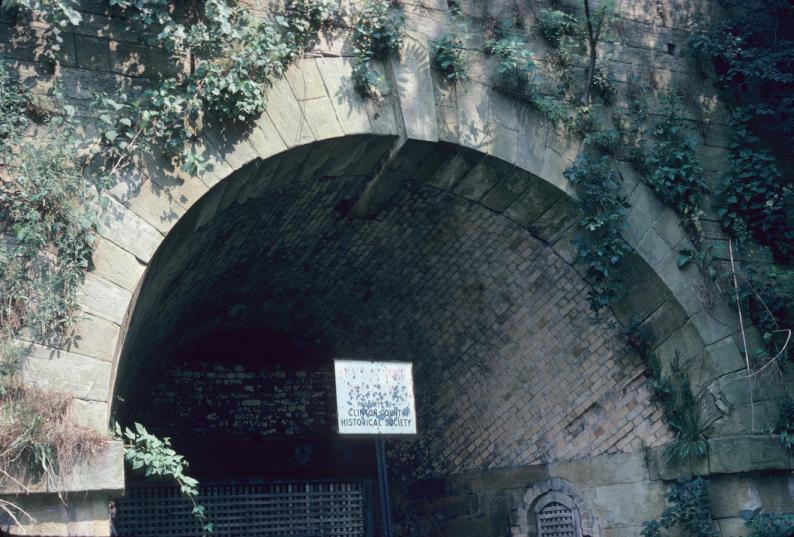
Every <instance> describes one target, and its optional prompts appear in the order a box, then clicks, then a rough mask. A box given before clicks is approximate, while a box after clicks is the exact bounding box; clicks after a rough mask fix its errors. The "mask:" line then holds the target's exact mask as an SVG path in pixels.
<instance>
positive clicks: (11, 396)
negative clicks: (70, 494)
mask: <svg viewBox="0 0 794 537" xmlns="http://www.w3.org/2000/svg"><path fill="white" fill-rule="evenodd" d="M72 401H73V398H72V396H70V395H68V394H64V393H60V392H54V391H50V390H44V389H41V388H38V387H35V386H29V385H26V384H24V383H23V382H22V381H21V380H19V379H18V377H16V376H14V377H6V378H5V379H3V383H2V386H0V484H6V485H7V484H9V482H11V483H15V484H17V485H18V486H20V487H21V488H22V489H25V485H24V484H23V480H24V481H26V482H28V483H30V482H39V483H41V482H42V481H44V482H46V483H47V485H49V486H51V487H52V488H53V489H55V490H58V489H59V486H60V481H61V478H62V477H63V476H64V475H65V474H66V473H67V472H69V470H70V469H71V468H73V467H74V466H75V465H76V464H77V463H78V462H79V461H81V460H83V459H85V458H88V457H91V456H94V455H96V454H97V453H98V452H99V450H100V449H101V448H102V446H104V445H105V444H106V443H107V441H108V439H107V437H105V436H103V435H101V434H100V433H99V432H97V431H95V430H94V429H92V428H90V427H86V426H83V425H79V424H77V423H76V421H75V418H74V413H73V409H72Z"/></svg>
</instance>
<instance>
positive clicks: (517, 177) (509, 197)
mask: <svg viewBox="0 0 794 537" xmlns="http://www.w3.org/2000/svg"><path fill="white" fill-rule="evenodd" d="M532 180H533V179H532V178H530V176H529V174H527V173H526V172H524V171H523V170H518V169H516V170H515V171H513V173H509V174H504V175H502V176H501V177H499V180H498V182H497V183H496V185H495V186H494V187H493V188H492V189H491V190H490V191H489V192H488V193H487V194H486V195H485V197H483V199H482V200H481V201H480V203H482V204H483V205H485V206H486V207H488V208H489V209H492V210H494V211H497V212H502V211H504V210H505V209H507V208H508V207H509V206H510V204H511V203H513V202H514V201H515V200H516V198H517V197H518V196H520V195H521V194H522V193H523V192H524V191H525V190H526V189H527V188H528V187H529V183H530V182H531V181H532ZM534 180H537V179H534Z"/></svg>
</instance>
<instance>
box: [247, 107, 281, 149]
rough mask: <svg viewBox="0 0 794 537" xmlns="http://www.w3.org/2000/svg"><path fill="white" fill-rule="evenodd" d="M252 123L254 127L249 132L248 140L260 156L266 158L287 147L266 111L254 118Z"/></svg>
mask: <svg viewBox="0 0 794 537" xmlns="http://www.w3.org/2000/svg"><path fill="white" fill-rule="evenodd" d="M254 124H255V125H256V129H254V131H253V132H252V133H251V136H250V137H249V142H250V143H251V145H252V146H254V150H255V151H256V153H257V154H258V155H259V157H260V158H262V159H268V158H270V157H272V156H273V155H276V154H278V153H281V152H282V151H284V150H285V149H287V144H285V143H284V140H283V139H282V138H281V135H279V133H278V129H276V126H275V125H274V124H273V121H272V120H271V119H270V116H269V115H268V114H267V113H264V114H262V115H261V116H259V117H258V118H257V119H255V120H254Z"/></svg>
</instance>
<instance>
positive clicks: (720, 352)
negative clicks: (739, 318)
mask: <svg viewBox="0 0 794 537" xmlns="http://www.w3.org/2000/svg"><path fill="white" fill-rule="evenodd" d="M744 367H745V361H744V358H742V356H741V355H740V354H739V350H738V349H737V348H736V345H735V344H734V342H733V340H731V339H730V338H728V339H723V340H722V341H719V342H717V343H714V344H713V345H709V346H708V347H706V352H704V353H701V354H699V355H698V357H697V358H696V359H693V360H691V362H690V364H689V368H688V372H689V379H690V381H691V383H692V389H693V391H694V393H700V392H701V390H703V389H704V388H705V387H706V386H708V385H709V384H710V383H711V382H713V380H714V379H716V378H719V377H720V376H722V375H725V374H727V373H733V372H734V371H738V370H740V369H743V368H744Z"/></svg>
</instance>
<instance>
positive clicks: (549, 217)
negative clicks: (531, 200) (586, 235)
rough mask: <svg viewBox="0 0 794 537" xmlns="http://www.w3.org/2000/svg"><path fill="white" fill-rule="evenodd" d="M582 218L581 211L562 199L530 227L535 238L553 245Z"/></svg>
mask: <svg viewBox="0 0 794 537" xmlns="http://www.w3.org/2000/svg"><path fill="white" fill-rule="evenodd" d="M579 218H581V211H580V210H579V208H578V207H577V206H576V205H575V204H574V203H573V202H571V201H569V200H567V199H565V198H562V199H560V200H559V201H558V202H557V203H555V204H554V205H552V206H551V208H550V209H549V210H547V211H546V212H544V213H543V214H542V215H541V216H540V217H539V218H538V219H537V220H535V222H533V223H532V224H531V225H530V226H529V231H530V233H532V234H533V235H534V236H536V237H538V238H540V239H542V240H544V241H546V242H549V243H553V242H555V241H556V240H557V239H559V238H560V237H562V236H563V235H564V234H565V231H566V230H567V229H568V228H570V227H571V226H573V225H574V223H575V222H576V221H577V220H578V219H579Z"/></svg>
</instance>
